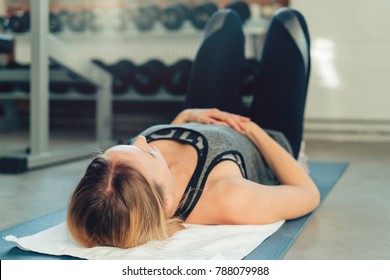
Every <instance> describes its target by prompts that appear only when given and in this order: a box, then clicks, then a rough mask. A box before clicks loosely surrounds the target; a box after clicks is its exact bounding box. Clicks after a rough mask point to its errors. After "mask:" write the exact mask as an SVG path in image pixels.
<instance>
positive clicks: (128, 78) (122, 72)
mask: <svg viewBox="0 0 390 280" xmlns="http://www.w3.org/2000/svg"><path fill="white" fill-rule="evenodd" d="M109 69H110V72H111V74H112V76H113V81H112V92H113V93H114V94H123V93H126V92H127V91H128V89H129V88H130V86H131V84H132V83H133V77H134V73H135V69H136V66H135V65H134V63H133V62H131V61H129V60H125V59H123V60H120V61H118V62H117V63H116V64H113V65H111V66H110V67H109Z"/></svg>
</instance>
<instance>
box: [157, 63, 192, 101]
mask: <svg viewBox="0 0 390 280" xmlns="http://www.w3.org/2000/svg"><path fill="white" fill-rule="evenodd" d="M192 64H193V63H192V61H191V60H189V59H181V60H179V61H177V62H176V63H175V64H173V65H171V66H169V67H167V69H166V71H165V78H164V87H165V88H166V89H167V90H168V91H169V92H170V93H172V94H175V95H182V94H185V93H186V90H187V86H188V80H189V78H190V73H191V68H192Z"/></svg>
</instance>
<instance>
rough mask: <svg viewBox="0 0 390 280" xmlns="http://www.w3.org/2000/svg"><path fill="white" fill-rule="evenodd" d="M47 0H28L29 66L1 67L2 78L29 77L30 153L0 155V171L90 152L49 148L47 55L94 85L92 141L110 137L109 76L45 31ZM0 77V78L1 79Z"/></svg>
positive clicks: (105, 143) (105, 142) (102, 142)
mask: <svg viewBox="0 0 390 280" xmlns="http://www.w3.org/2000/svg"><path fill="white" fill-rule="evenodd" d="M48 7H49V3H48V0H34V1H31V33H32V34H34V36H31V57H32V61H31V68H30V69H31V70H16V71H3V72H2V73H1V75H0V79H1V80H2V81H20V80H21V79H23V80H25V81H29V80H31V93H30V97H31V98H30V153H29V154H21V155H10V156H3V157H1V158H0V172H4V173H19V172H24V171H27V170H30V169H33V168H38V167H42V166H47V165H50V164H55V163H59V162H64V161H69V160H72V159H78V158H82V157H84V156H87V155H90V154H91V150H92V149H91V145H87V146H85V145H82V146H78V147H74V148H62V149H57V150H49V149H48V142H49V120H48V117H49V110H48V107H49V102H48V100H49V93H48V81H49V73H48V62H49V57H51V58H53V59H54V60H55V61H57V62H58V63H60V64H62V65H64V66H65V67H67V68H68V69H70V70H72V71H73V72H75V73H76V74H78V75H80V76H82V77H84V78H85V79H87V80H88V81H89V82H91V83H93V84H94V85H96V86H97V88H98V92H97V94H96V96H95V98H96V109H97V110H96V112H97V116H96V142H97V143H94V146H96V145H98V146H99V147H101V148H104V147H108V146H110V145H111V144H112V141H111V120H112V112H111V82H112V80H111V76H110V75H108V74H107V73H106V72H105V71H103V70H101V69H100V68H98V67H97V66H95V65H93V64H92V63H90V62H89V61H88V62H87V61H82V59H80V58H78V57H77V56H76V55H75V54H74V53H72V52H71V50H69V49H68V48H67V47H66V45H65V44H63V43H62V42H61V41H60V40H58V38H56V37H54V36H52V35H49V34H48V31H47V26H48ZM51 74H53V78H54V79H58V80H60V81H62V80H66V79H69V77H68V76H67V74H66V73H64V72H60V71H58V72H55V73H51ZM1 80H0V81H1Z"/></svg>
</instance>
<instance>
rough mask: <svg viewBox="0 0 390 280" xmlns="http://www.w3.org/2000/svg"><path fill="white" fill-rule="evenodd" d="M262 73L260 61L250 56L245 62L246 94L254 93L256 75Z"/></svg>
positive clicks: (244, 92)
mask: <svg viewBox="0 0 390 280" xmlns="http://www.w3.org/2000/svg"><path fill="white" fill-rule="evenodd" d="M259 73H260V63H259V61H258V60H257V59H255V58H249V59H247V60H246V62H245V74H244V91H243V94H244V95H252V94H253V90H254V88H255V84H256V77H257V76H258V75H259Z"/></svg>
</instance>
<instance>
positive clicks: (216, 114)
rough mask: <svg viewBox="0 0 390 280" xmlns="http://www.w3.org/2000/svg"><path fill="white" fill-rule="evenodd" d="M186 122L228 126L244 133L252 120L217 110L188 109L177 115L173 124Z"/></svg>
mask: <svg viewBox="0 0 390 280" xmlns="http://www.w3.org/2000/svg"><path fill="white" fill-rule="evenodd" d="M186 122H197V123H203V124H220V125H227V126H230V127H231V128H233V129H235V130H236V131H238V132H241V133H243V132H244V130H245V127H246V124H247V123H248V122H250V119H249V118H247V117H244V116H240V115H237V114H233V113H228V112H225V111H221V110H219V109H216V108H213V109H186V110H184V111H182V112H181V113H180V114H179V115H177V117H176V118H175V119H174V120H173V121H172V122H171V124H181V123H186Z"/></svg>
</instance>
